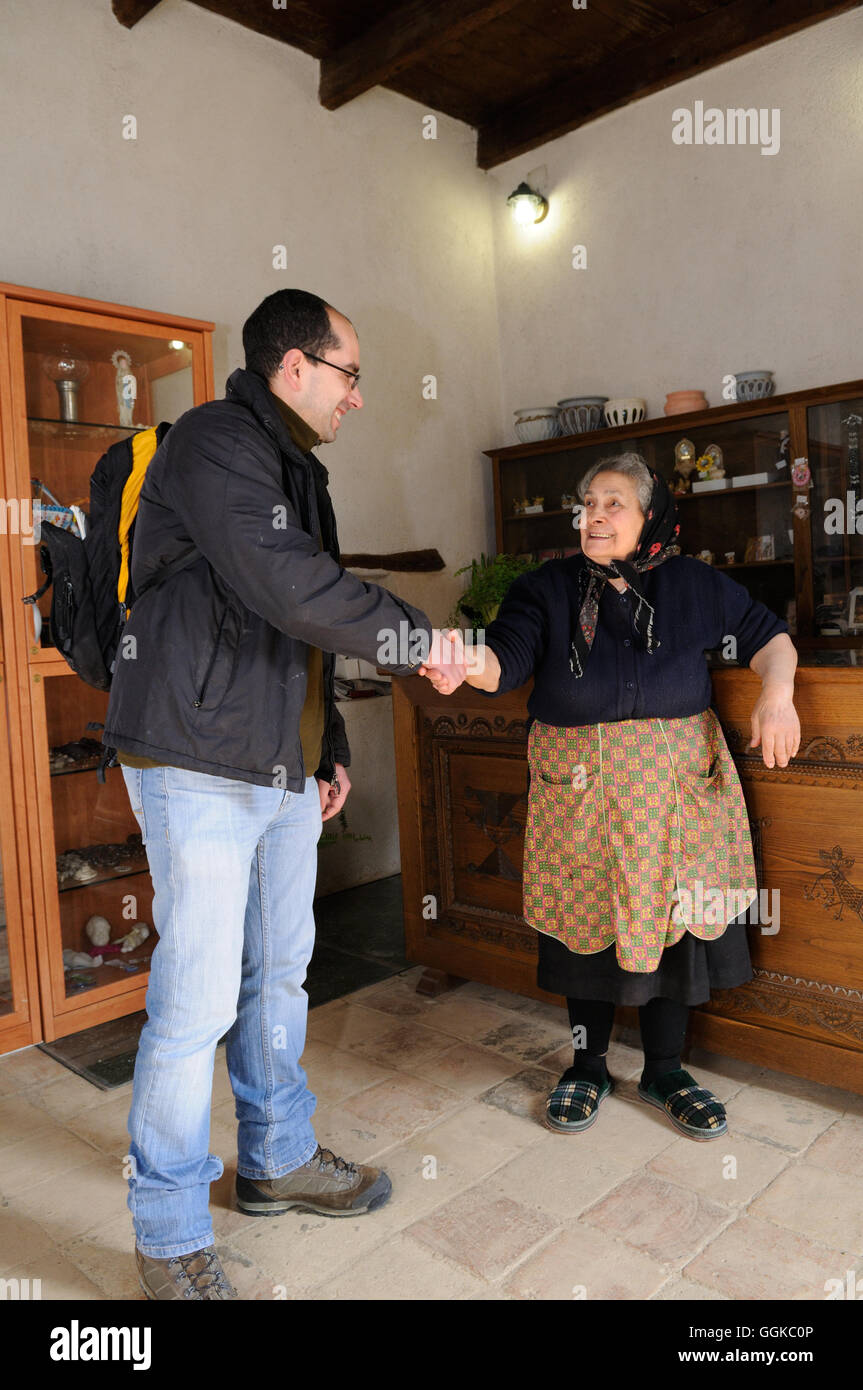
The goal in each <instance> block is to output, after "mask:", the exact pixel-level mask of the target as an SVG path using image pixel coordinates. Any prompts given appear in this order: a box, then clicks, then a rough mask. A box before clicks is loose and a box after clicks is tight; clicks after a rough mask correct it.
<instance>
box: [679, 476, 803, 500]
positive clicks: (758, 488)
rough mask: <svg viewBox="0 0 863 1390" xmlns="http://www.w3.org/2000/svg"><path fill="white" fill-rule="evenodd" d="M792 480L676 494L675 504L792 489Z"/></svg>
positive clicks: (784, 479)
mask: <svg viewBox="0 0 863 1390" xmlns="http://www.w3.org/2000/svg"><path fill="white" fill-rule="evenodd" d="M790 486H791V479H790V478H780V479H779V481H778V483H746V484H745V485H744V486H743V487H718V488H708V490H707V491H706V492H676V493H675V494H674V500H675V502H703V501H704V499H705V498H706V497H740V495H741V494H742V493H744V492H768V491H769V490H770V489H771V488H774V487H790Z"/></svg>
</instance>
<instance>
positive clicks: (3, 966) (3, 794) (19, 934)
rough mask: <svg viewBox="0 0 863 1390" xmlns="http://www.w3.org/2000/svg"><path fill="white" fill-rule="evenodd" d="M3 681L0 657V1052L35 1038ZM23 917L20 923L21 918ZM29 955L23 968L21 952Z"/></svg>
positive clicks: (35, 996)
mask: <svg viewBox="0 0 863 1390" xmlns="http://www.w3.org/2000/svg"><path fill="white" fill-rule="evenodd" d="M8 696H9V681H8V679H7V672H6V668H5V665H4V662H3V660H2V656H0V1052H6V1051H9V1050H14V1049H16V1048H19V1047H25V1046H26V1045H27V1044H28V1043H30V1042H32V1041H34V1040H35V1039H36V1038H38V1037H39V1033H38V1031H36V1030H37V1029H38V1027H39V993H38V983H37V976H36V969H35V960H34V956H35V948H34V945H33V941H32V910H31V895H30V891H29V880H28V881H27V891H26V897H25V894H24V892H23V889H24V885H23V884H22V882H21V880H20V878H19V858H18V851H17V848H16V847H17V846H18V845H20V840H19V839H18V833H19V830H20V827H19V826H18V825H17V824H16V813H17V812H18V811H21V810H22V807H21V804H20V798H17V799H16V797H15V796H14V794H13V789H12V766H13V759H12V729H11V721H10V710H9V699H8ZM25 917H26V921H25ZM28 954H29V956H30V964H29V966H28V961H27V955H28Z"/></svg>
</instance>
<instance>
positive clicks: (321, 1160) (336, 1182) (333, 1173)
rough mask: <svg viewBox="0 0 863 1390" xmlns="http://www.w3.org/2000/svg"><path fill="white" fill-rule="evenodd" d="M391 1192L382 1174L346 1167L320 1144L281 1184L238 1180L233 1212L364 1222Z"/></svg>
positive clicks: (279, 1180)
mask: <svg viewBox="0 0 863 1390" xmlns="http://www.w3.org/2000/svg"><path fill="white" fill-rule="evenodd" d="M392 1190H393V1185H392V1183H391V1182H390V1180H389V1178H388V1177H387V1175H386V1173H385V1172H383V1170H382V1169H380V1168H365V1167H363V1165H362V1164H358V1163H348V1162H347V1161H346V1160H345V1159H343V1158H337V1157H336V1155H335V1154H334V1153H333V1152H332V1150H331V1149H322V1148H321V1146H320V1144H319V1145H318V1147H317V1151H316V1152H315V1153H314V1154H313V1155H312V1157H311V1158H310V1159H309V1161H308V1163H304V1164H303V1165H302V1167H301V1168H295V1169H294V1170H293V1172H292V1173H286V1174H285V1176H284V1177H282V1178H247V1177H244V1176H243V1174H242V1173H238V1174H237V1206H238V1207H239V1209H240V1211H244V1212H245V1213H246V1214H247V1215H248V1216H279V1215H280V1214H281V1212H283V1211H290V1210H291V1208H292V1207H299V1208H300V1210H301V1211H314V1212H317V1213H318V1215H319V1216H363V1215H365V1213H366V1212H369V1211H376V1210H377V1208H378V1207H382V1206H383V1204H384V1202H386V1201H387V1200H388V1199H389V1196H390V1193H391V1192H392Z"/></svg>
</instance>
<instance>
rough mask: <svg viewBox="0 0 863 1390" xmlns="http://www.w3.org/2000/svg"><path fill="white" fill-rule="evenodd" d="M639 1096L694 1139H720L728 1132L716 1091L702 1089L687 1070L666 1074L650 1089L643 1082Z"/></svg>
mask: <svg viewBox="0 0 863 1390" xmlns="http://www.w3.org/2000/svg"><path fill="white" fill-rule="evenodd" d="M638 1094H639V1095H640V1096H641V1099H642V1100H646V1101H647V1103H648V1105H655V1106H656V1108H657V1109H658V1110H662V1111H664V1112H665V1114H666V1115H667V1116H668V1119H669V1120H670V1121H671V1123H672V1124H673V1125H674V1128H675V1129H676V1130H678V1131H679V1133H680V1134H685V1135H687V1137H688V1138H690V1139H719V1138H720V1136H721V1135H723V1134H727V1133H728V1121H727V1119H726V1117H725V1107H724V1105H723V1104H722V1102H721V1101H719V1100H717V1099H716V1096H715V1095H714V1094H713V1092H712V1091H708V1090H707V1089H706V1088H705V1087H704V1086H699V1084H698V1082H697V1081H696V1080H695V1078H694V1077H692V1076H690V1075H689V1072H688V1071H687V1070H686V1069H685V1067H679V1068H678V1069H677V1070H676V1071H669V1072H666V1073H665V1075H664V1076H659V1077H657V1078H656V1080H655V1081H652V1082H651V1083H650V1085H649V1086H642V1085H641V1084H640V1083H639V1087H638Z"/></svg>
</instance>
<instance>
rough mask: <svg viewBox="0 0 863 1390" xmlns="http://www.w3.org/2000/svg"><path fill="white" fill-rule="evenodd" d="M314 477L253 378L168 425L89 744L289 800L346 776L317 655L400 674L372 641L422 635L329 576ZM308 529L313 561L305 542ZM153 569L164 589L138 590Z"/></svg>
mask: <svg viewBox="0 0 863 1390" xmlns="http://www.w3.org/2000/svg"><path fill="white" fill-rule="evenodd" d="M328 477H329V474H328V472H327V469H326V468H325V467H324V466H323V464H322V463H321V462H320V460H319V459H317V458H315V456H314V454H312V453H307V454H304V453H303V452H302V451H301V450H300V449H299V448H298V446H297V445H296V444H295V443H294V441H293V439H292V438H291V435H290V432H289V430H288V427H287V425H286V424H285V422H284V420H283V419H282V417H281V415H280V413H279V410H278V408H277V406H276V404H275V401H274V400H273V396H272V393H271V392H270V390H269V387H268V386H267V383H266V381H265V380H264V378H263V377H261V376H258V375H257V373H255V372H250V371H245V370H243V369H242V368H238V369H237V371H235V372H232V374H231V376H230V377H229V378H228V382H227V386H226V394H225V399H224V400H221V401H208V402H207V403H206V404H205V405H199V406H195V407H194V409H192V410H187V411H186V413H185V414H184V415H181V416H180V418H179V420H177V422H176V424H174V425H173V426H172V428H171V429H170V431H169V432H168V434H167V435H166V436H165V439H164V441H163V442H162V443H161V444H160V445H159V448H158V449H157V450H156V453H155V454H154V455H153V458H152V460H151V462H150V466H149V468H148V469H147V473H146V475H145V478H144V485H143V487H142V489H141V497H140V503H139V507H138V515H137V520H136V522H135V534H134V544H133V552H132V573H131V578H132V586H133V589H134V592H135V594H136V595H137V598H136V599H135V602H134V604H133V606H132V613H131V617H130V619H129V621H128V623H127V624H126V627H125V628H124V631H123V636H122V638H121V642H120V650H119V652H118V658H117V666H116V670H115V672H114V676H113V680H112V684H111V695H110V701H109V705H108V714H107V718H106V722H105V730H104V733H103V735H102V742H103V744H106V745H107V746H109V747H112V748H115V749H122V750H124V751H127V752H129V753H132V754H137V755H139V756H141V757H145V758H152V759H154V760H156V761H164V762H166V763H171V764H172V765H174V766H177V767H183V768H189V769H192V770H198V771H201V772H209V773H215V774H216V775H218V776H220V777H232V778H236V779H238V780H239V781H241V782H254V783H256V784H257V785H259V786H277V787H281V788H285V789H287V790H289V791H303V790H304V788H305V781H304V774H305V775H311V774H312V773H313V772H314V775H315V776H316V777H325V778H327V779H329V778H330V777H331V776H332V773H333V768H334V764H335V763H337V762H338V763H342V764H343V765H344V766H345V767H347V766H348V764H349V761H350V754H349V750H348V744H347V739H346V737H345V728H344V721H343V719H342V717H341V715H340V714H339V712H338V709H337V708H336V705H335V703H334V699H333V669H334V666H335V656H334V655H333V654H334V653H336V652H338V653H340V654H341V655H344V656H349V657H360V658H362V659H364V660H366V661H372V662H375V663H376V664H377V665H380V666H381V667H384V666H385V667H386V669H387V670H388V671H390V672H392V673H393V674H396V675H407V674H410V673H411V672H412V671H416V669H417V667H418V665H419V664H420V663H419V660H418V659H417V655H416V647H415V648H414V650H413V651H412V652H410V653H408V652H407V651H405V650H404V649H403V648H401V647H400V649H399V653H398V654H399V655H400V656H404V657H405V660H404V662H403V663H402V664H395V663H393V662H387V661H381V660H380V659H379V656H378V651H379V647H380V644H381V641H382V640H383V630H385V629H386V630H390V629H391V630H393V631H394V632H395V633H396V634H399V633H400V632H403V633H406V634H408V636H410V637H411V638H413V640H414V641H416V640H417V639H416V637H415V633H414V632H413V631H412V630H414V629H419V630H422V631H423V632H424V633H425V634H426V637H427V638H429V639H430V637H431V631H432V629H431V624H430V622H429V620H428V618H427V617H426V615H425V614H424V613H423V612H422V611H421V610H420V609H418V608H414V607H412V606H411V605H410V604H408V603H405V602H403V601H402V600H401V599H398V598H396V597H395V596H394V595H393V594H391V593H390V592H389V591H388V590H387V589H382V588H380V586H379V585H377V584H367V583H364V582H363V581H362V580H361V579H357V578H356V576H354V575H352V574H349V573H348V571H347V570H345V569H343V568H342V567H341V565H340V564H339V544H338V536H337V533H336V523H335V516H334V515H333V508H332V503H331V501H330V496H329V492H328V491H327V480H328ZM318 529H320V534H321V541H322V548H319V546H318V544H317V540H316V539H313V537H315V538H316V537H317V534H318ZM168 566H171V567H172V570H171V572H170V573H169V574H168V576H167V577H166V578H162V579H157V580H155V581H154V576H158V575H159V574H160V573H161V572H162V571H163V570H165V569H166V567H168ZM148 584H150V585H151V587H145V586H147V585H148ZM142 591H143V592H142ZM400 625H401V626H400ZM130 636H131V637H134V638H135V642H134V643H129V642H128V640H127V639H128V638H129V637H130ZM309 645H313V646H316V647H320V648H321V649H322V651H323V653H324V656H323V679H324V696H325V709H324V737H323V746H322V751H321V761H320V764H319V766H318V767H317V768H315V769H312V768H307V769H304V767H303V754H302V745H301V742H300V731H299V726H300V712H301V710H302V708H303V704H304V701H305V696H306V667H307V656H308V647H309ZM125 652H128V655H124V653H125ZM409 658H412V660H409Z"/></svg>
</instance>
